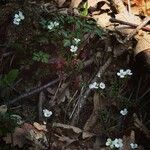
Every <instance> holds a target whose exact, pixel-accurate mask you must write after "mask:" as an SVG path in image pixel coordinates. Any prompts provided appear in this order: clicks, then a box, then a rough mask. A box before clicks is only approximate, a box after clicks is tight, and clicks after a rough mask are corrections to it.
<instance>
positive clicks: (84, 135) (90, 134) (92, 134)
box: [82, 132, 95, 139]
mask: <svg viewBox="0 0 150 150" xmlns="http://www.w3.org/2000/svg"><path fill="white" fill-rule="evenodd" d="M93 136H95V134H94V133H90V132H83V133H82V139H87V138H91V137H93Z"/></svg>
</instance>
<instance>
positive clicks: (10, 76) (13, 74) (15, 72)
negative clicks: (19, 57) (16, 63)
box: [4, 69, 19, 85]
mask: <svg viewBox="0 0 150 150" xmlns="http://www.w3.org/2000/svg"><path fill="white" fill-rule="evenodd" d="M18 74H19V70H18V69H12V70H11V71H10V72H9V73H8V74H7V75H5V77H4V81H5V82H6V83H7V84H8V85H9V84H12V83H13V82H14V81H15V79H16V78H17V76H18Z"/></svg>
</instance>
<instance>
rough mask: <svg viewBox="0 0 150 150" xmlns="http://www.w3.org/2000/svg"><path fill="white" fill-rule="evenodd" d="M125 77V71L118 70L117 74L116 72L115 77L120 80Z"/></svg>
mask: <svg viewBox="0 0 150 150" xmlns="http://www.w3.org/2000/svg"><path fill="white" fill-rule="evenodd" d="M125 75H126V71H124V70H123V69H120V70H119V72H117V76H119V77H120V78H124V77H125Z"/></svg>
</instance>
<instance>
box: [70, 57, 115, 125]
mask: <svg viewBox="0 0 150 150" xmlns="http://www.w3.org/2000/svg"><path fill="white" fill-rule="evenodd" d="M111 62H112V58H111V57H110V58H108V60H107V61H106V63H105V64H104V65H103V66H101V67H100V68H99V71H98V72H97V74H96V76H95V77H94V78H93V80H92V81H91V83H93V82H96V81H97V79H98V78H99V77H98V76H97V75H98V74H99V75H102V74H103V73H104V71H105V70H106V69H107V68H108V66H109V65H110V64H111ZM90 92H91V89H90V88H89V87H87V90H86V91H85V92H84V93H83V94H82V96H81V98H80V97H79V98H80V103H79V107H78V108H79V109H78V110H76V111H75V113H74V115H73V119H72V122H71V124H72V125H75V124H76V122H77V120H78V115H79V113H80V112H81V110H82V108H83V107H84V106H85V104H86V99H87V97H88V96H89V94H90Z"/></svg>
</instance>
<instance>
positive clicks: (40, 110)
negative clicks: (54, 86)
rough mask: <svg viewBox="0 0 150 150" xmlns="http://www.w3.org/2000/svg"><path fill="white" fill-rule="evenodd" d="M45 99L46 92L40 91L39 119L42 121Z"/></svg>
mask: <svg viewBox="0 0 150 150" xmlns="http://www.w3.org/2000/svg"><path fill="white" fill-rule="evenodd" d="M44 101H45V95H44V92H43V91H42V92H40V94H39V103H38V111H39V121H42V110H43V103H44Z"/></svg>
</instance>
